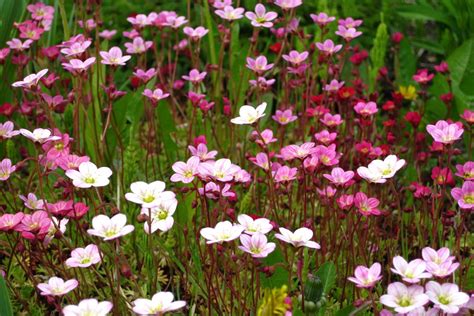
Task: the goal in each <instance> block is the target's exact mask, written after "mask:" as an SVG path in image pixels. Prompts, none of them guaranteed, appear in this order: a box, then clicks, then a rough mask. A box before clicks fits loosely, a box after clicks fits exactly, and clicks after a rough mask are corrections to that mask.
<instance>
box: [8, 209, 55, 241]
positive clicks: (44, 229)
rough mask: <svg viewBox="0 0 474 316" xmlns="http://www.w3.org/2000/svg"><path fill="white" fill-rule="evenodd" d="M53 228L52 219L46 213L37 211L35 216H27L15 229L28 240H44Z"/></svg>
mask: <svg viewBox="0 0 474 316" xmlns="http://www.w3.org/2000/svg"><path fill="white" fill-rule="evenodd" d="M50 226H51V218H49V216H48V213H47V212H45V211H36V212H34V213H33V214H25V216H24V217H23V219H22V220H21V223H20V224H18V225H17V226H16V227H15V230H16V231H19V232H21V235H22V236H23V237H24V238H26V239H31V240H33V239H39V240H43V239H44V237H46V235H47V234H48V231H49V228H50Z"/></svg>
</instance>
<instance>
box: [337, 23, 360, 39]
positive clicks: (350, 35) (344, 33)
mask: <svg viewBox="0 0 474 316" xmlns="http://www.w3.org/2000/svg"><path fill="white" fill-rule="evenodd" d="M336 35H339V36H341V37H342V38H344V39H345V40H346V41H348V42H349V41H351V40H353V39H354V38H356V37H358V36H360V35H362V32H359V31H357V30H356V29H355V28H353V27H350V28H346V27H345V26H342V25H339V26H338V27H337V31H336Z"/></svg>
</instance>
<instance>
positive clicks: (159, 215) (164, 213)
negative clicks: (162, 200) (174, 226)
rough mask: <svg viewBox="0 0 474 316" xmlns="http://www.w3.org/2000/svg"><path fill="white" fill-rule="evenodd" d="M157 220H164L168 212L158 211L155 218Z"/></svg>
mask: <svg viewBox="0 0 474 316" xmlns="http://www.w3.org/2000/svg"><path fill="white" fill-rule="evenodd" d="M156 217H157V218H158V219H159V220H164V219H166V218H167V217H168V212H167V211H165V210H160V211H159V212H158V214H157V216H156Z"/></svg>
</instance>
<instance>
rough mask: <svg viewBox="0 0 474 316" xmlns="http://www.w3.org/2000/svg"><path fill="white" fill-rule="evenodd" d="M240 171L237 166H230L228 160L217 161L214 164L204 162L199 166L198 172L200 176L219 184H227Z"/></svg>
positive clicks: (230, 163)
mask: <svg viewBox="0 0 474 316" xmlns="http://www.w3.org/2000/svg"><path fill="white" fill-rule="evenodd" d="M239 170H240V167H239V166H236V165H234V164H232V162H231V161H230V160H229V159H225V158H223V159H219V160H216V161H214V162H211V161H206V162H203V163H201V164H200V165H199V167H198V172H199V174H200V175H201V176H204V177H210V178H212V179H214V180H217V181H220V182H229V181H232V180H233V178H234V174H235V173H236V172H238V171H239Z"/></svg>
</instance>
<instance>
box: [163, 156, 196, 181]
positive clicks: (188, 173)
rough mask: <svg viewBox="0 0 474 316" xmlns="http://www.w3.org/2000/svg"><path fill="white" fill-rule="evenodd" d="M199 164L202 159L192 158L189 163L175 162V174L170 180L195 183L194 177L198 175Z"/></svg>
mask: <svg viewBox="0 0 474 316" xmlns="http://www.w3.org/2000/svg"><path fill="white" fill-rule="evenodd" d="M199 163H200V159H199V157H196V156H192V157H191V158H189V159H188V161H187V162H182V161H178V162H175V163H174V164H173V166H172V168H173V170H174V172H175V174H173V175H172V176H171V179H170V180H171V181H172V182H183V183H191V182H193V180H194V176H195V175H196V174H197V173H198V167H199Z"/></svg>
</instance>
